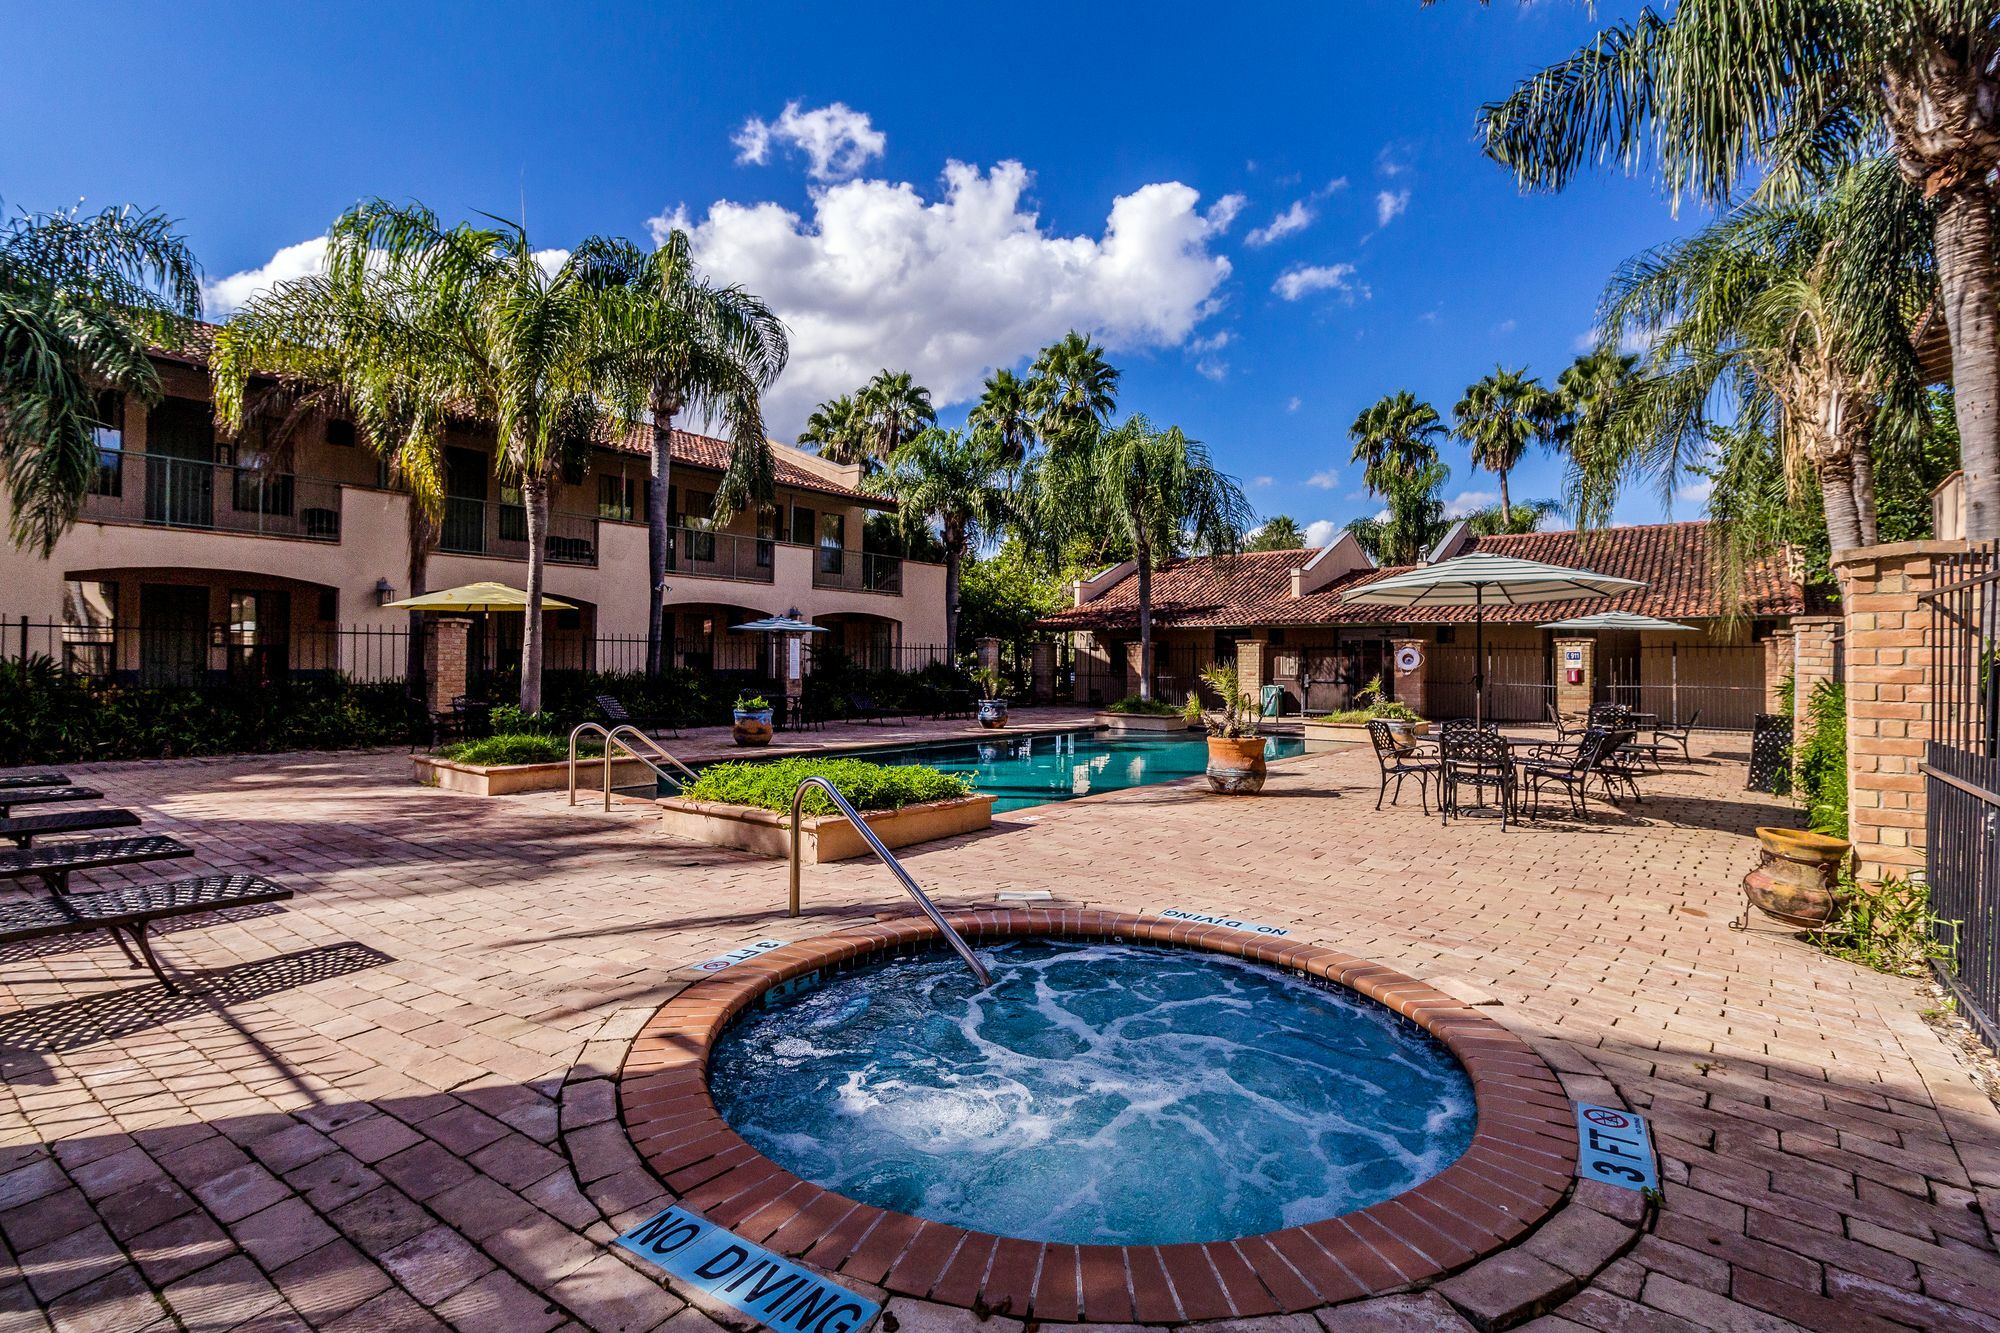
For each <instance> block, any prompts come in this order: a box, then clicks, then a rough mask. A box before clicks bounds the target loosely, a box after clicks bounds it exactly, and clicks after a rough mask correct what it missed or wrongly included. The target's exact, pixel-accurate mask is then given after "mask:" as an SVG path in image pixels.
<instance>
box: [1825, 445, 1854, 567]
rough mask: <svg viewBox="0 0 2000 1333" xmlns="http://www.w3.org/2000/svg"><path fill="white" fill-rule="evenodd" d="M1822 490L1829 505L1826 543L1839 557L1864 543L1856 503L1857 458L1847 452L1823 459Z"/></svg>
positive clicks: (1827, 509)
mask: <svg viewBox="0 0 2000 1333" xmlns="http://www.w3.org/2000/svg"><path fill="white" fill-rule="evenodd" d="M1819 491H1820V498H1821V500H1822V502H1823V503H1824V504H1825V505H1826V538H1827V544H1828V545H1829V546H1831V547H1832V548H1833V554H1834V555H1835V556H1838V555H1839V554H1840V553H1841V552H1842V551H1851V550H1853V549H1854V548H1855V547H1857V546H1859V545H1861V544H1862V543H1861V515H1860V512H1859V511H1858V510H1857V509H1856V508H1855V504H1854V460H1853V459H1851V458H1850V457H1848V456H1847V455H1846V454H1844V453H1840V454H1835V455H1833V456H1832V457H1830V458H1826V459H1823V460H1821V462H1820V465H1819Z"/></svg>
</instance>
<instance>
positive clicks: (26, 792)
mask: <svg viewBox="0 0 2000 1333" xmlns="http://www.w3.org/2000/svg"><path fill="white" fill-rule="evenodd" d="M103 799H104V793H103V792H101V791H99V790H97V788H95V787H22V788H19V789H18V790H9V791H0V819H5V818H6V817H7V816H9V815H11V814H13V813H14V807H15V806H17V805H51V804H54V803H55V802H57V801H100V800H103Z"/></svg>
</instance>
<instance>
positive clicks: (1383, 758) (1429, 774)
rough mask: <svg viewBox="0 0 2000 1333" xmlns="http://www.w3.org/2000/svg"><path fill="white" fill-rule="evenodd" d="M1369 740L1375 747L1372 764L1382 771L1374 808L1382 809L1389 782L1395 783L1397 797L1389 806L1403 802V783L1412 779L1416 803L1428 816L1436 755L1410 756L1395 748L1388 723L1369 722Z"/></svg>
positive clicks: (1379, 721) (1436, 768)
mask: <svg viewBox="0 0 2000 1333" xmlns="http://www.w3.org/2000/svg"><path fill="white" fill-rule="evenodd" d="M1368 739H1369V741H1371V742H1372V743H1373V744H1374V746H1375V762H1376V764H1377V765H1378V766H1379V767H1380V768H1381V770H1382V788H1381V790H1380V791H1378V792H1376V793H1375V808H1376V809H1377V810H1380V809H1381V808H1382V798H1383V797H1384V796H1386V795H1388V793H1389V779H1391V778H1394V779H1395V780H1396V794H1395V795H1394V796H1393V797H1390V800H1389V804H1391V805H1395V804H1396V803H1397V802H1399V801H1401V800H1402V799H1403V780H1404V779H1405V778H1415V779H1416V780H1417V802H1418V804H1420V805H1422V806H1423V809H1424V813H1425V814H1427V815H1428V814H1429V813H1430V812H1431V805H1430V782H1431V779H1432V778H1434V777H1437V776H1438V775H1439V769H1438V761H1437V756H1436V755H1419V754H1413V753H1410V752H1408V751H1404V750H1400V749H1398V748H1397V747H1396V738H1395V735H1394V734H1393V733H1392V732H1391V731H1390V730H1389V724H1388V723H1387V722H1384V721H1382V720H1381V719H1380V718H1376V719H1374V720H1372V721H1370V722H1369V724H1368Z"/></svg>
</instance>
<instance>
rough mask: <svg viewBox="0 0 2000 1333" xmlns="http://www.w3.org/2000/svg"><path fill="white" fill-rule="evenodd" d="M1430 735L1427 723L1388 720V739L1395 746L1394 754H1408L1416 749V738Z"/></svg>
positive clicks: (1429, 726) (1429, 727)
mask: <svg viewBox="0 0 2000 1333" xmlns="http://www.w3.org/2000/svg"><path fill="white" fill-rule="evenodd" d="M1430 734H1431V724H1430V723H1428V722H1402V721H1398V720H1397V719H1395V718H1390V719H1389V739H1390V741H1391V742H1393V743H1394V744H1395V746H1396V753H1398V754H1408V753H1409V752H1410V751H1412V750H1414V749H1416V748H1417V737H1419V736H1428V735H1430Z"/></svg>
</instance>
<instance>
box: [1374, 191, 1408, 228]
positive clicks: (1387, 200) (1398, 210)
mask: <svg viewBox="0 0 2000 1333" xmlns="http://www.w3.org/2000/svg"><path fill="white" fill-rule="evenodd" d="M1409 209H1410V192H1409V191H1408V190H1383V191H1381V192H1380V193H1378V194H1377V195H1376V196H1375V225H1376V226H1378V227H1386V226H1388V225H1389V224H1390V223H1391V222H1394V221H1395V220H1396V219H1397V218H1399V217H1401V216H1403V214H1404V213H1407V212H1408V211H1409Z"/></svg>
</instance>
